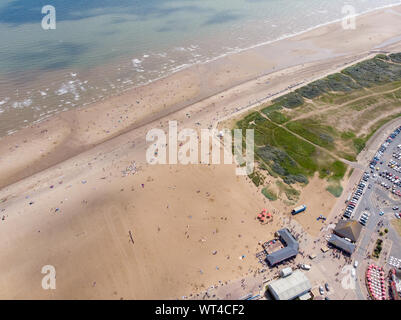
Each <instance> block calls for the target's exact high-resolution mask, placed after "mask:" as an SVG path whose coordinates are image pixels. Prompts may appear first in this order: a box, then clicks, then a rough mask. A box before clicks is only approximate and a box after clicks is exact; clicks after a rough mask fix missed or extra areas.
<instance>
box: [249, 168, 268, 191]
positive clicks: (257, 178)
mask: <svg viewBox="0 0 401 320" xmlns="http://www.w3.org/2000/svg"><path fill="white" fill-rule="evenodd" d="M249 178H250V179H251V180H252V182H253V183H254V185H255V186H257V187H259V186H260V185H262V184H263V183H264V182H265V178H264V176H263V175H262V174H260V173H259V172H257V171H256V170H255V171H253V172H252V173H251V174H250V175H249Z"/></svg>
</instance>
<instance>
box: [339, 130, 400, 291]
mask: <svg viewBox="0 0 401 320" xmlns="http://www.w3.org/2000/svg"><path fill="white" fill-rule="evenodd" d="M400 133H401V127H399V128H397V129H396V130H395V131H393V133H392V134H391V135H390V136H389V137H388V138H387V139H386V140H385V141H384V142H383V144H382V145H381V146H380V148H379V150H377V152H376V154H375V155H374V157H373V158H372V159H371V162H370V163H369V166H368V168H367V170H366V171H365V172H364V174H363V176H362V178H361V180H360V181H359V183H358V184H357V186H356V187H355V188H354V190H353V192H352V194H350V196H349V197H348V199H347V207H346V209H345V210H344V212H343V217H342V219H353V220H357V221H359V223H360V224H361V225H362V226H363V227H364V228H363V229H364V230H363V232H362V235H361V238H360V239H359V241H358V247H357V250H356V251H355V253H354V254H353V260H354V261H355V260H359V261H361V262H362V263H361V265H360V267H359V269H360V270H359V275H361V274H363V268H364V267H365V265H366V263H367V261H368V259H369V257H370V254H371V253H372V252H371V250H372V245H373V242H374V241H376V240H375V239H376V238H377V236H378V234H379V232H380V231H381V230H385V229H387V230H388V233H387V234H386V235H385V239H386V240H385V241H386V246H385V248H384V249H383V252H382V253H381V256H380V260H379V261H380V262H382V263H383V264H385V266H387V267H394V266H397V265H400V266H401V237H400V236H399V234H398V233H397V232H396V231H395V230H394V229H393V228H392V226H391V223H390V222H391V220H392V219H399V218H400V212H401V210H400V209H401V134H400ZM383 266H384V265H383ZM362 286H363V285H362V283H361V282H360V283H359V287H358V288H357V290H358V291H359V295H363V290H361V287H362Z"/></svg>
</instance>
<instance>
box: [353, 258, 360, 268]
mask: <svg viewBox="0 0 401 320" xmlns="http://www.w3.org/2000/svg"><path fill="white" fill-rule="evenodd" d="M358 264H359V262H358V260H355V261H354V268H357V267H358Z"/></svg>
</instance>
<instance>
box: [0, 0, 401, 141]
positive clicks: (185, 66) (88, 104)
mask: <svg viewBox="0 0 401 320" xmlns="http://www.w3.org/2000/svg"><path fill="white" fill-rule="evenodd" d="M399 6H401V2H399V3H397V4H389V5H384V6H381V7H377V8H373V9H367V10H365V11H362V12H360V13H357V14H356V15H355V18H359V17H361V16H364V15H367V14H370V13H375V12H378V11H382V10H386V9H392V8H395V7H399ZM341 20H342V19H341V18H338V19H334V20H330V21H328V22H324V23H320V24H318V25H316V26H312V27H309V28H306V29H304V30H301V31H298V32H294V33H290V34H284V35H282V36H279V37H278V38H275V39H272V40H267V41H263V42H259V43H256V44H254V45H251V46H248V47H244V48H238V49H236V50H234V51H228V52H226V53H223V54H220V55H218V56H216V57H211V58H207V59H206V60H205V61H198V62H194V63H185V64H183V65H180V66H178V67H177V68H175V69H177V70H170V72H169V73H168V74H165V75H161V76H160V77H156V78H154V79H150V80H147V81H146V82H145V83H140V84H138V85H134V86H131V87H128V88H122V89H121V90H120V91H118V92H114V93H110V94H108V95H106V96H105V97H102V98H98V99H97V100H96V101H87V102H85V103H83V104H82V105H80V106H79V107H76V108H69V107H66V106H64V107H65V109H66V110H58V111H54V110H51V112H48V114H46V115H44V116H43V117H41V118H39V119H36V120H32V122H30V123H29V124H28V125H26V126H22V127H19V128H18V127H16V128H14V129H11V130H8V131H7V132H4V134H2V136H0V140H1V139H2V138H3V137H7V136H9V135H12V134H14V133H17V132H18V131H20V130H23V129H25V128H29V127H30V126H32V125H35V124H39V123H41V122H43V121H46V120H48V119H51V118H52V117H55V116H58V115H60V114H62V113H64V112H68V111H74V110H77V109H82V108H90V107H91V106H92V105H94V104H98V103H101V102H102V101H104V100H108V99H111V98H113V97H116V96H120V95H124V94H125V93H127V92H129V91H132V90H135V89H140V88H143V87H146V86H148V85H150V84H152V83H155V82H158V81H160V80H164V79H167V78H169V77H171V76H173V75H174V74H176V73H179V72H182V71H185V70H187V69H189V68H193V67H196V66H197V65H205V64H209V63H212V62H215V61H217V60H220V59H224V58H226V57H230V56H232V55H236V54H240V53H243V52H247V51H250V50H253V49H257V48H259V47H263V46H266V45H274V44H275V43H276V42H280V41H284V40H287V39H291V38H295V37H298V36H302V35H303V34H305V33H308V32H312V31H314V30H316V29H319V28H323V27H325V26H330V25H333V24H336V23H339V22H341ZM126 59H127V60H129V57H128V56H127V57H124V60H126ZM97 68H98V67H95V69H94V70H96V69H97ZM94 70H92V71H90V72H89V73H94V72H95V71H94ZM73 71H74V70H73V69H66V70H65V72H67V73H71V72H73ZM87 71H88V70H86V71H85V72H86V73H88V72H87ZM63 73H64V72H63ZM269 73H271V72H269ZM248 80H250V79H248ZM235 85H238V83H237V84H232V85H231V86H230V87H232V86H235ZM218 93H219V92H215V93H214V94H218ZM198 101H199V100H198ZM195 102H197V101H195Z"/></svg>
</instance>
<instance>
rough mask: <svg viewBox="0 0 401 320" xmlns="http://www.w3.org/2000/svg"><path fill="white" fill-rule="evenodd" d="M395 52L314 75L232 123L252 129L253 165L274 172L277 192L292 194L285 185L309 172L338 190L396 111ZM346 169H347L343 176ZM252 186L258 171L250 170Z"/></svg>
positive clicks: (398, 63) (400, 91)
mask: <svg viewBox="0 0 401 320" xmlns="http://www.w3.org/2000/svg"><path fill="white" fill-rule="evenodd" d="M400 100H401V53H398V54H391V55H384V54H380V55H377V56H376V57H374V58H373V59H370V60H366V61H363V62H360V63H358V64H355V65H353V66H351V67H348V68H346V69H344V70H342V71H341V72H339V73H336V74H333V75H329V76H327V77H325V78H323V79H320V80H317V81H314V82H312V83H310V84H308V85H305V86H304V87H302V88H299V89H297V90H295V91H293V92H290V93H288V94H286V95H284V96H282V97H279V98H277V99H275V100H273V101H272V104H271V105H267V106H266V105H264V106H263V108H262V109H261V110H260V111H255V112H253V113H250V114H248V115H247V116H246V117H244V118H242V119H241V120H240V121H238V122H237V127H238V128H240V129H243V132H244V134H245V130H244V129H254V130H255V131H254V133H255V157H256V160H257V161H258V164H259V169H260V170H263V171H264V172H265V173H269V175H271V176H273V177H275V178H279V182H280V184H278V187H279V193H278V194H277V195H275V194H274V193H272V191H271V190H270V189H268V188H264V189H263V190H262V193H263V194H264V195H265V196H266V197H267V198H268V199H273V198H274V196H276V197H278V196H279V195H280V194H281V193H285V194H286V196H287V199H288V200H289V201H294V199H296V198H297V197H298V195H297V193H298V191H297V190H296V189H294V188H293V187H292V186H291V185H293V184H301V185H305V184H307V183H308V182H309V178H310V177H312V176H313V175H314V174H315V173H318V174H319V177H320V178H322V179H327V180H328V182H329V185H328V187H327V191H329V192H330V193H331V194H333V195H334V196H335V197H339V196H340V195H341V194H342V191H343V190H342V187H341V183H340V182H341V180H342V179H343V177H344V175H345V173H346V171H347V166H346V165H345V164H344V162H343V160H342V159H346V160H349V161H356V157H357V155H358V154H359V153H360V152H361V151H362V150H363V149H364V148H365V146H366V143H367V141H368V140H369V138H370V137H371V136H372V135H373V134H374V133H375V132H376V131H377V130H378V129H379V128H380V127H381V126H383V125H384V124H385V123H387V122H389V121H390V120H392V119H394V118H397V117H400V116H401V113H400V111H399V106H400ZM351 174H352V170H351V171H350V172H349V176H350V175H351ZM250 178H251V179H252V181H253V183H254V184H255V185H257V186H260V185H263V184H264V176H263V175H262V174H261V173H254V174H252V175H251V176H250Z"/></svg>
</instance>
